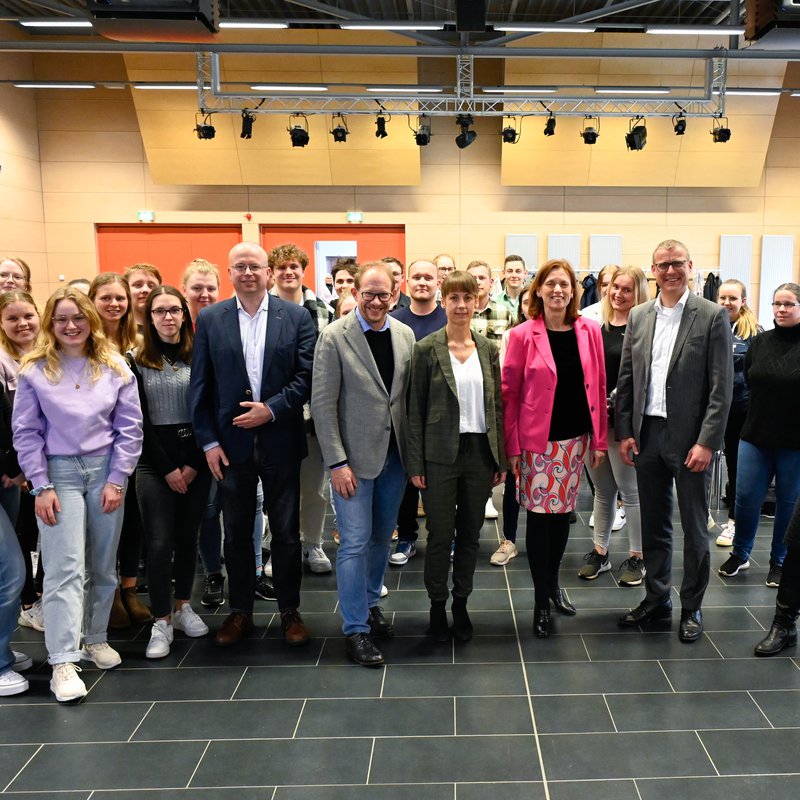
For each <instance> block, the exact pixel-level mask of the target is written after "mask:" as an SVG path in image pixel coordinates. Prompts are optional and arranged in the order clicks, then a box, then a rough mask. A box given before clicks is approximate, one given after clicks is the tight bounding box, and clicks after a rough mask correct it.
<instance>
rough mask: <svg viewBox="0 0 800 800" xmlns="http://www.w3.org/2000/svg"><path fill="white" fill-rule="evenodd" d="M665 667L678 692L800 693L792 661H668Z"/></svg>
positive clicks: (799, 671)
mask: <svg viewBox="0 0 800 800" xmlns="http://www.w3.org/2000/svg"><path fill="white" fill-rule="evenodd" d="M690 646H691V645H690ZM663 667H664V671H665V672H666V673H667V676H668V677H669V680H670V683H671V684H672V686H673V687H674V689H675V691H676V692H702V691H708V692H713V691H742V690H747V689H750V688H753V687H754V685H757V686H758V688H759V689H800V669H798V668H797V667H796V666H795V665H794V664H793V663H792V662H791V660H790V659H788V658H772V659H764V658H755V657H753V658H748V659H737V660H729V659H726V660H724V661H719V660H716V661H692V662H688V661H687V662H683V663H682V662H680V661H665V662H663Z"/></svg>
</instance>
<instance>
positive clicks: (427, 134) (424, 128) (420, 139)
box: [414, 125, 431, 147]
mask: <svg viewBox="0 0 800 800" xmlns="http://www.w3.org/2000/svg"><path fill="white" fill-rule="evenodd" d="M414 141H415V142H416V143H417V144H418V145H419V146H420V147H425V146H426V145H428V144H429V143H430V141H431V127H430V125H420V126H419V128H417V130H416V132H415V133H414Z"/></svg>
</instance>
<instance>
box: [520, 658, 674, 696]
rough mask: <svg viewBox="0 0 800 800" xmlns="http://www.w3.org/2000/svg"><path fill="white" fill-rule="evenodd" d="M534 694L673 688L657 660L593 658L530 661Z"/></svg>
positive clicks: (647, 690) (669, 690)
mask: <svg viewBox="0 0 800 800" xmlns="http://www.w3.org/2000/svg"><path fill="white" fill-rule="evenodd" d="M527 667H528V681H529V682H530V687H531V694H534V695H539V694H595V693H597V692H601V691H602V692H622V693H626V692H627V693H636V692H671V691H672V689H671V687H670V685H669V683H668V681H667V679H666V677H665V676H664V673H663V672H662V670H661V667H660V666H659V665H658V664H657V663H656V662H653V661H638V662H625V661H623V662H612V661H603V662H592V663H587V664H570V665H569V669H565V668H564V666H562V665H561V664H528V665H527Z"/></svg>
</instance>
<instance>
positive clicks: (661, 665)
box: [656, 658, 678, 694]
mask: <svg viewBox="0 0 800 800" xmlns="http://www.w3.org/2000/svg"><path fill="white" fill-rule="evenodd" d="M656 664H658V668H659V669H660V670H661V671H662V672H663V673H664V677H665V678H666V679H667V684H668V685H669V688H670V691H671V692H672V693H673V694H678V692H676V691H675V687H674V686H673V685H672V681H671V680H670V679H669V675H667V671H666V670H665V669H664V665H663V664H662V663H661V659H660V658H657V659H656Z"/></svg>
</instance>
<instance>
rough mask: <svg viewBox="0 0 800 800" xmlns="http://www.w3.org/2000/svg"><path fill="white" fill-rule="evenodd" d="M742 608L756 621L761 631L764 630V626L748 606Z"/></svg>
mask: <svg viewBox="0 0 800 800" xmlns="http://www.w3.org/2000/svg"><path fill="white" fill-rule="evenodd" d="M744 610H745V611H746V612H747V613H748V614H749V615H750V616H751V617H752V618H753V619H754V620H755V621H756V624H757V625H758V626H759V627H760V628H761V630H762V631H765V630H766V628H765V627H764V626H763V625H762V624H761V622H760V621H759V619H758V617H756V615H755V614H754V613H753V612H752V611H751V610H750V606H745V607H744Z"/></svg>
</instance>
